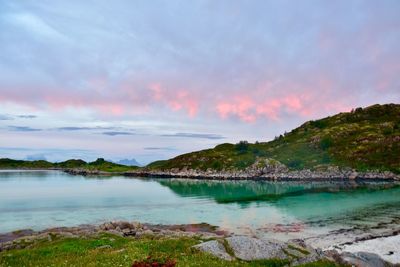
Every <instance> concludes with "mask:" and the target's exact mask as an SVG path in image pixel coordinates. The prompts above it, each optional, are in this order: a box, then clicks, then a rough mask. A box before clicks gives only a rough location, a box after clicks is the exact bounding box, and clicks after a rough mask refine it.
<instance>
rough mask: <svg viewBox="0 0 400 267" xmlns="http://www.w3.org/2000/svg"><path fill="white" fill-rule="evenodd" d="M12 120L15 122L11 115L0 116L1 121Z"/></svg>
mask: <svg viewBox="0 0 400 267" xmlns="http://www.w3.org/2000/svg"><path fill="white" fill-rule="evenodd" d="M10 120H13V118H12V117H10V116H9V115H2V114H0V121H10Z"/></svg>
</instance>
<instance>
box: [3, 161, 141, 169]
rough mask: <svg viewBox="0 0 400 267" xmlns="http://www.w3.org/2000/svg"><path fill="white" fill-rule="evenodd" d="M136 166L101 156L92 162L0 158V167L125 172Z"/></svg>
mask: <svg viewBox="0 0 400 267" xmlns="http://www.w3.org/2000/svg"><path fill="white" fill-rule="evenodd" d="M137 168H138V167H136V166H125V165H121V164H116V163H113V162H109V161H106V160H104V159H102V158H99V159H97V160H96V161H93V162H86V161H83V160H81V159H70V160H67V161H63V162H55V163H53V162H48V161H45V160H34V161H27V160H14V159H8V158H2V159H0V169H75V170H77V169H79V170H84V171H88V172H96V171H101V172H126V171H132V170H135V169H137Z"/></svg>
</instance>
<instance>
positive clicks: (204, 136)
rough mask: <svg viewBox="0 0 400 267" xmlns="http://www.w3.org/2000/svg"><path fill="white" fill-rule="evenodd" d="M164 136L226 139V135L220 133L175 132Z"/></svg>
mask: <svg viewBox="0 0 400 267" xmlns="http://www.w3.org/2000/svg"><path fill="white" fill-rule="evenodd" d="M161 136H164V137H183V138H199V139H212V140H219V139H225V137H224V136H222V135H218V134H204V133H175V134H162V135H161Z"/></svg>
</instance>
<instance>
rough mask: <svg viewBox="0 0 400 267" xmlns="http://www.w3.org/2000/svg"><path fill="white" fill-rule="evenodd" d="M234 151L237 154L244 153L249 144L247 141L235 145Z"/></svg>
mask: <svg viewBox="0 0 400 267" xmlns="http://www.w3.org/2000/svg"><path fill="white" fill-rule="evenodd" d="M235 148H236V151H238V152H239V153H245V152H247V151H248V150H249V142H247V141H240V142H239V143H238V144H236V147H235Z"/></svg>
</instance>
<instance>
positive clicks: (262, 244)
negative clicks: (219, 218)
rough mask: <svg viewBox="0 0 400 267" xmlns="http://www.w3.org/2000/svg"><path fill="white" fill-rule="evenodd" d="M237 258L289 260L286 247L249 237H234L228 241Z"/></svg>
mask: <svg viewBox="0 0 400 267" xmlns="http://www.w3.org/2000/svg"><path fill="white" fill-rule="evenodd" d="M226 241H228V245H229V246H230V247H231V248H232V250H233V253H234V254H235V256H236V258H238V259H241V260H245V261H251V260H261V259H287V258H288V256H287V255H286V254H285V253H284V251H283V248H284V245H283V244H280V243H278V242H273V241H267V240H261V239H257V238H253V237H248V236H232V237H228V238H227V239H226Z"/></svg>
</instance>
